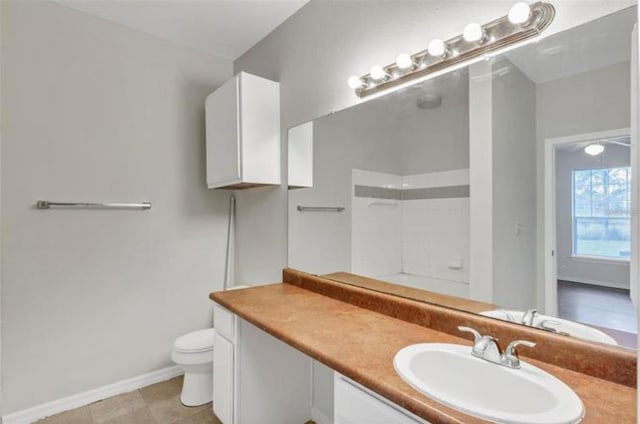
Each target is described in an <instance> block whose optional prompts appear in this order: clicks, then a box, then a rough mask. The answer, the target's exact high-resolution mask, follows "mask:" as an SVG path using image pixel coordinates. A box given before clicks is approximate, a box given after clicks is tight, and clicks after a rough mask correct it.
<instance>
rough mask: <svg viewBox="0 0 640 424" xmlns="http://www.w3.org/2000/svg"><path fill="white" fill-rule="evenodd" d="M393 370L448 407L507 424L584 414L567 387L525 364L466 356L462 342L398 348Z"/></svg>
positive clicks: (563, 421)
mask: <svg viewBox="0 0 640 424" xmlns="http://www.w3.org/2000/svg"><path fill="white" fill-rule="evenodd" d="M393 365H394V367H395V369H396V372H397V373H398V374H399V375H400V377H402V379H403V380H404V381H405V382H407V383H408V384H409V385H410V386H412V387H413V388H414V389H416V390H418V391H419V392H421V393H423V394H424V395H426V396H428V397H430V398H432V399H434V400H437V401H438V402H441V403H443V404H445V405H447V406H450V407H451V408H454V409H457V410H460V411H462V412H465V413H467V414H469V415H473V416H475V417H478V418H482V419H485V420H489V421H493V422H499V423H510V424H516V423H517V424H542V423H545V424H551V423H553V424H571V423H578V422H580V421H581V420H582V416H583V415H584V406H583V404H582V401H581V400H580V398H579V397H578V396H577V395H576V394H575V392H574V391H573V390H571V389H570V388H569V386H567V385H566V384H564V383H563V382H562V381H560V380H558V379H557V378H556V377H554V376H552V375H551V374H549V373H547V372H546V371H543V370H541V369H539V368H537V367H534V366H532V365H530V364H527V363H524V362H522V363H521V368H519V369H511V368H508V367H505V366H501V365H497V364H493V363H490V362H487V361H485V360H483V359H480V358H476V357H474V356H472V355H471V348H470V347H468V346H461V345H454V344H442V343H422V344H416V345H411V346H407V347H405V348H403V349H401V350H400V351H399V352H398V353H397V354H396V356H395V358H394V360H393Z"/></svg>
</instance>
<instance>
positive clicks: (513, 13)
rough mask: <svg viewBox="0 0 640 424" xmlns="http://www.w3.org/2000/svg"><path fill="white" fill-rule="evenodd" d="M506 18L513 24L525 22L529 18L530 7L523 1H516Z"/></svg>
mask: <svg viewBox="0 0 640 424" xmlns="http://www.w3.org/2000/svg"><path fill="white" fill-rule="evenodd" d="M507 18H508V19H509V22H511V23H512V24H514V25H523V24H526V23H527V22H528V21H529V18H531V7H529V5H528V4H527V3H525V2H522V1H521V2H518V3H516V4H514V5H513V6H511V9H509V14H508V15H507Z"/></svg>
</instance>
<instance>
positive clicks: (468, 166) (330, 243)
mask: <svg viewBox="0 0 640 424" xmlns="http://www.w3.org/2000/svg"><path fill="white" fill-rule="evenodd" d="M636 13H637V11H636V8H635V7H633V8H628V9H625V10H622V11H620V12H618V13H615V14H613V15H610V16H606V17H603V18H601V19H598V20H596V21H593V22H590V23H587V24H584V25H581V26H578V27H575V28H573V29H570V30H567V31H565V32H562V33H558V34H555V35H552V36H549V37H547V38H544V39H542V40H540V41H539V42H536V43H530V44H527V45H525V46H522V47H520V48H518V49H516V50H512V51H510V52H507V53H505V54H503V55H501V56H494V57H491V58H487V60H483V61H481V62H477V63H474V64H472V65H470V66H469V67H468V68H466V69H460V70H457V71H454V72H451V73H448V74H446V75H443V76H440V77H437V78H434V79H431V80H427V81H424V82H421V83H417V84H415V85H414V86H411V87H408V88H405V89H402V90H398V91H395V92H392V93H390V94H387V95H385V96H382V97H379V98H377V99H374V100H371V101H368V102H365V103H362V104H359V105H357V106H354V107H352V108H349V109H346V110H343V111H340V112H338V113H335V114H332V115H328V116H324V117H321V118H318V119H316V120H314V121H313V122H309V123H305V124H302V125H301V126H299V127H296V128H293V129H291V130H290V134H289V154H290V160H289V163H290V168H289V175H290V177H289V180H290V181H297V182H298V183H295V184H292V186H291V188H292V189H291V190H290V191H289V246H290V249H289V266H291V267H295V268H298V269H301V270H304V271H307V272H312V273H317V274H329V277H330V278H333V279H335V280H336V281H341V282H344V283H347V284H357V285H361V286H364V287H368V288H370V289H373V290H381V291H385V292H389V293H393V294H397V295H401V296H406V297H411V298H415V299H418V300H423V301H429V302H434V303H439V304H442V305H445V306H449V307H454V308H458V309H462V310H466V311H470V312H474V313H481V314H483V315H485V316H488V317H492V318H496V319H502V320H507V321H512V322H515V323H520V324H523V325H528V326H532V327H536V328H539V329H540V330H541V331H551V332H555V333H558V334H562V335H567V336H575V337H580V338H583V339H585V340H589V341H592V342H600V343H607V344H610V345H619V346H622V347H633V348H635V345H636V338H637V317H636V307H635V306H634V300H635V295H636V289H637V281H638V269H637V268H638V260H637V254H638V251H637V249H638V248H637V246H638V240H637V237H636V234H637V233H638V230H637V229H638V226H637V222H636V221H637V219H638V214H637V213H635V214H634V213H633V211H637V210H638V209H637V208H638V206H637V193H638V186H637V183H636V182H635V180H634V178H635V175H637V166H638V163H637V158H634V157H632V152H634V150H632V149H631V148H630V146H631V145H632V144H635V143H636V132H637V128H636V125H637V124H636V123H635V122H632V120H631V116H637V115H638V111H637V99H636V96H635V95H632V93H635V92H637V87H636V86H635V81H634V78H635V80H637V69H636V68H637V65H636V66H635V67H632V63H633V64H634V65H635V64H637V60H636V59H634V60H632V55H633V57H634V58H635V57H636V56H635V55H636V53H635V52H636V51H637V45H636V44H637V43H635V42H634V40H637V35H635V36H633V34H634V33H635V31H637V29H636V16H637V15H636ZM294 188H295V189H294ZM361 276H366V277H371V279H368V278H362V277H361Z"/></svg>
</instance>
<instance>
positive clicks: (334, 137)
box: [289, 105, 402, 274]
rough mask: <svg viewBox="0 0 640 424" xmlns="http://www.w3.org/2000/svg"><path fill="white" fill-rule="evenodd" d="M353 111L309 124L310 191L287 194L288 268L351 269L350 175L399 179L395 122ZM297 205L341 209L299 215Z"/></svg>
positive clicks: (378, 112) (375, 110) (376, 111)
mask: <svg viewBox="0 0 640 424" xmlns="http://www.w3.org/2000/svg"><path fill="white" fill-rule="evenodd" d="M366 106H369V105H363V106H362V107H355V108H351V109H347V110H345V111H341V112H340V113H337V114H335V115H328V116H324V117H322V118H320V119H316V120H315V121H314V122H313V161H314V169H313V187H312V188H306V189H297V190H291V191H290V192H289V248H290V249H289V266H291V267H294V268H298V269H304V270H306V271H307V272H311V273H317V274H327V273H330V272H336V271H349V270H351V190H352V189H351V170H352V169H353V168H356V169H364V170H368V171H378V172H386V173H392V174H401V163H400V152H401V145H402V143H400V141H399V140H398V131H397V123H396V122H395V121H394V120H393V119H392V118H391V117H389V115H387V114H386V113H385V112H386V111H385V109H384V108H379V107H366ZM297 205H307V206H344V207H346V208H347V209H346V211H344V212H343V213H304V212H299V211H297V210H296V207H297Z"/></svg>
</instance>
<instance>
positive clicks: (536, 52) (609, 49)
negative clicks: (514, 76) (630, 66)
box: [505, 6, 637, 84]
mask: <svg viewBox="0 0 640 424" xmlns="http://www.w3.org/2000/svg"><path fill="white" fill-rule="evenodd" d="M636 22H637V10H636V7H635V6H634V7H629V8H627V9H624V10H621V11H619V12H616V13H613V14H611V15H608V16H604V17H602V18H600V19H597V20H595V21H592V22H587V23H586V24H583V25H579V26H577V27H575V28H572V29H570V30H567V31H563V32H560V33H557V34H554V35H552V36H549V37H546V38H543V39H542V40H540V41H539V42H537V43H532V44H528V45H526V46H525V47H521V48H519V49H516V50H513V51H511V52H509V53H507V54H506V55H505V56H506V57H507V58H508V59H509V60H510V61H511V62H512V63H513V64H514V65H516V66H517V67H518V68H520V70H521V71H522V72H524V73H525V74H527V76H528V77H529V79H531V80H532V81H533V82H535V83H537V84H540V83H545V82H549V81H553V80H556V79H559V78H563V77H567V76H571V75H575V74H579V73H582V72H587V71H590V70H594V69H599V68H604V67H606V66H610V65H614V64H616V63H621V62H626V61H629V60H631V31H632V30H633V25H634V24H635V23H636Z"/></svg>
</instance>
